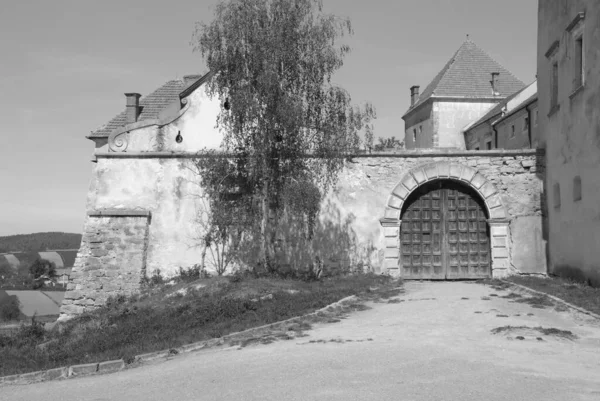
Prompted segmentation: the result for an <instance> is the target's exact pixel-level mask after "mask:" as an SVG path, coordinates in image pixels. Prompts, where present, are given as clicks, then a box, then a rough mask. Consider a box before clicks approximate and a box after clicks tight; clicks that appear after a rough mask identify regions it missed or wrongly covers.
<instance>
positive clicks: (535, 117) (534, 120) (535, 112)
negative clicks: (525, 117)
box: [533, 109, 538, 127]
mask: <svg viewBox="0 0 600 401" xmlns="http://www.w3.org/2000/svg"><path fill="white" fill-rule="evenodd" d="M537 123H538V111H537V109H535V110H534V111H533V126H534V127H537Z"/></svg>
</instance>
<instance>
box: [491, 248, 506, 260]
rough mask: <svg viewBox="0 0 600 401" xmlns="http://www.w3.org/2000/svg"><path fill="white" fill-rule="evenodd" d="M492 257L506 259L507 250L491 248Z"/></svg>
mask: <svg viewBox="0 0 600 401" xmlns="http://www.w3.org/2000/svg"><path fill="white" fill-rule="evenodd" d="M492 257H493V258H494V259H496V258H508V249H506V248H492Z"/></svg>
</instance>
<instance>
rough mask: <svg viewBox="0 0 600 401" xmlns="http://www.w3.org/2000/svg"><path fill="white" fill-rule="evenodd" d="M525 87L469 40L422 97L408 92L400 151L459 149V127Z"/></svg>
mask: <svg viewBox="0 0 600 401" xmlns="http://www.w3.org/2000/svg"><path fill="white" fill-rule="evenodd" d="M524 86H525V85H524V84H523V82H521V81H520V80H519V79H517V78H516V77H515V76H514V75H513V74H511V73H510V72H509V71H508V70H506V69H505V68H504V67H502V66H501V65H500V64H499V63H498V62H496V61H495V60H494V59H492V58H491V57H490V56H489V55H488V54H487V53H486V52H485V51H483V50H482V49H480V48H479V47H477V45H475V43H473V42H472V41H470V40H467V41H466V42H464V43H463V44H462V45H461V46H460V48H459V49H458V51H457V52H456V53H455V54H454V56H453V57H452V58H451V59H450V60H449V61H448V63H446V65H445V66H444V67H443V68H442V70H441V71H440V72H439V73H438V74H437V75H436V77H435V78H434V79H433V81H431V83H430V84H429V85H427V87H426V88H425V90H424V91H423V92H422V93H419V88H420V87H419V86H413V87H411V88H410V93H411V105H410V107H409V109H408V111H407V112H406V113H405V114H404V115H403V116H402V118H403V119H404V125H405V137H404V142H405V144H406V149H430V148H456V149H465V148H466V146H465V140H464V135H463V131H462V130H463V128H464V127H465V126H466V125H468V124H470V123H472V122H473V121H475V120H478V119H479V118H480V117H481V116H483V115H484V114H486V113H487V112H488V111H489V110H490V109H491V108H492V107H494V106H495V105H496V104H498V103H499V102H500V101H502V100H503V99H505V98H506V97H507V96H510V95H512V94H513V93H515V92H517V91H519V90H521V89H522V88H523V87H524Z"/></svg>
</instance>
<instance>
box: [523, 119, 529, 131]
mask: <svg viewBox="0 0 600 401" xmlns="http://www.w3.org/2000/svg"><path fill="white" fill-rule="evenodd" d="M527 130H529V117H525V122H524V124H523V131H527Z"/></svg>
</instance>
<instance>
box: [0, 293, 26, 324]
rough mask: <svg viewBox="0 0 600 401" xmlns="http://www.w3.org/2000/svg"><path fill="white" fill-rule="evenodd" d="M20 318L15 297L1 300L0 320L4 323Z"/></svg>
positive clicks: (17, 300)
mask: <svg viewBox="0 0 600 401" xmlns="http://www.w3.org/2000/svg"><path fill="white" fill-rule="evenodd" d="M19 316H21V309H20V308H19V299H18V298H17V296H16V295H11V296H8V297H6V298H4V299H3V300H2V304H1V305H0V318H1V319H2V320H4V321H9V320H18V319H19Z"/></svg>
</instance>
